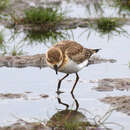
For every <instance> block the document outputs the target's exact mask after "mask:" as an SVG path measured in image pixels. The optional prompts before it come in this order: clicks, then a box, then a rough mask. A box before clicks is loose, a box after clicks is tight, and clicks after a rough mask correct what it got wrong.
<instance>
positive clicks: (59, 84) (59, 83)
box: [57, 74, 69, 94]
mask: <svg viewBox="0 0 130 130" xmlns="http://www.w3.org/2000/svg"><path fill="white" fill-rule="evenodd" d="M68 76H69V74H66V75H65V76H64V77H63V78H62V79H60V80H59V82H58V87H57V93H58V94H60V93H61V92H60V91H59V89H60V86H61V82H62V80H64V79H65V78H66V77H68Z"/></svg>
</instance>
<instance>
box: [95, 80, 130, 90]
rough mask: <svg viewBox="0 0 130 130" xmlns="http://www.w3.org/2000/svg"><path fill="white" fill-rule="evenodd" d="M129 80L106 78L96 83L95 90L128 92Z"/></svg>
mask: <svg viewBox="0 0 130 130" xmlns="http://www.w3.org/2000/svg"><path fill="white" fill-rule="evenodd" d="M129 89H130V78H117V79H112V78H106V79H101V80H99V81H98V86H97V87H96V88H95V90H97V91H113V90H120V91H123V90H127V91H128V90H129Z"/></svg>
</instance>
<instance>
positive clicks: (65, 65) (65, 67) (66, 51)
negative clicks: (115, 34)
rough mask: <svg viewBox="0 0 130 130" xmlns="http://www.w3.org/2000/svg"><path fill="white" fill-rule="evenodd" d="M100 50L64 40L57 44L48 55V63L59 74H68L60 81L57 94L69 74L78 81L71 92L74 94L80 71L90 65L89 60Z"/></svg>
mask: <svg viewBox="0 0 130 130" xmlns="http://www.w3.org/2000/svg"><path fill="white" fill-rule="evenodd" d="M99 50H100V49H88V48H84V47H83V46H82V45H80V44H79V43H77V42H75V41H71V40H64V41H61V42H58V43H57V44H55V45H54V46H53V47H52V48H50V49H49V50H48V51H47V53H46V63H47V64H48V66H49V67H51V68H52V69H54V70H55V71H56V74H57V73H58V72H63V73H66V75H65V76H64V77H63V78H62V79H60V80H59V82H58V87H57V93H60V91H59V89H60V86H61V82H62V80H64V79H65V78H66V77H68V76H69V74H72V73H75V74H76V80H75V83H74V85H73V88H72V90H71V93H73V91H74V88H75V86H76V84H77V82H78V80H79V76H78V71H80V70H81V69H82V68H84V67H85V66H87V65H88V63H89V58H90V57H91V55H93V54H94V53H96V52H98V51H99Z"/></svg>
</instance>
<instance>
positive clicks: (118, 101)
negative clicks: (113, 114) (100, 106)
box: [101, 96, 130, 116]
mask: <svg viewBox="0 0 130 130" xmlns="http://www.w3.org/2000/svg"><path fill="white" fill-rule="evenodd" d="M101 101H102V102H105V103H108V104H111V105H112V106H113V107H114V108H115V110H117V111H120V112H123V113H125V114H127V115H128V116H130V96H116V97H105V98H103V99H101Z"/></svg>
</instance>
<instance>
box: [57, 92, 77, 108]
mask: <svg viewBox="0 0 130 130" xmlns="http://www.w3.org/2000/svg"><path fill="white" fill-rule="evenodd" d="M71 96H72V98H73V100H74V103H75V105H76V108H75V111H77V110H78V108H79V103H78V101H77V99H76V98H75V96H74V94H73V93H71ZM57 100H58V103H59V104H62V105H64V106H65V107H66V110H67V109H68V108H69V105H68V104H66V103H64V102H62V101H61V99H60V97H57Z"/></svg>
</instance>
